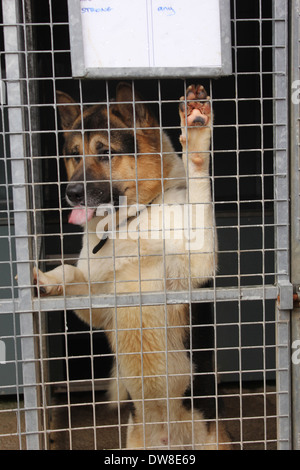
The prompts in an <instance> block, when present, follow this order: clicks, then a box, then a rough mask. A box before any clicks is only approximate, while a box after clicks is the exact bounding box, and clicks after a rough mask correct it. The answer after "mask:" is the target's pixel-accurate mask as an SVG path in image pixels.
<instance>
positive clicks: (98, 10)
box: [81, 7, 112, 13]
mask: <svg viewBox="0 0 300 470" xmlns="http://www.w3.org/2000/svg"><path fill="white" fill-rule="evenodd" d="M110 11H112V8H111V7H106V8H81V13H107V12H110Z"/></svg>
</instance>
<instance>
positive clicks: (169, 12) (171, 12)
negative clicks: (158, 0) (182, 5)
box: [157, 7, 176, 16]
mask: <svg viewBox="0 0 300 470" xmlns="http://www.w3.org/2000/svg"><path fill="white" fill-rule="evenodd" d="M157 11H159V12H160V13H164V14H166V16H173V15H176V11H175V10H174V8H173V7H158V8H157Z"/></svg>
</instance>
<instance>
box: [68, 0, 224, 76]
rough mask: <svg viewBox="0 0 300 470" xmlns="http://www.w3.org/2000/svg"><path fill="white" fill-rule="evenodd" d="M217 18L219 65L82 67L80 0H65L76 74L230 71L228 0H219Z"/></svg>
mask: <svg viewBox="0 0 300 470" xmlns="http://www.w3.org/2000/svg"><path fill="white" fill-rule="evenodd" d="M219 3H220V21H221V25H220V27H221V55H222V66H221V67H216V68H211V67H202V68H199V67H193V68H191V67H182V68H180V67H176V68H173V67H147V68H146V67H140V68H136V67H133V68H130V67H128V68H127V67H126V68H125V67H115V68H108V67H103V68H100V67H99V68H86V66H85V63H84V49H83V36H82V22H81V6H82V5H80V0H68V5H69V23H70V42H71V57H72V71H73V76H74V77H79V78H108V79H112V78H151V77H153V78H157V77H160V78H175V77H219V76H222V75H230V74H231V72H232V65H231V47H230V45H231V31H230V0H219Z"/></svg>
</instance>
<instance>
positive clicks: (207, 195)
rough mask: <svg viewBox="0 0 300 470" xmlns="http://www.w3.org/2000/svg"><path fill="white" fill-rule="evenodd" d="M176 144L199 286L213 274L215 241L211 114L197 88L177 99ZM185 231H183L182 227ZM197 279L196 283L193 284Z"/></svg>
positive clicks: (193, 269)
mask: <svg viewBox="0 0 300 470" xmlns="http://www.w3.org/2000/svg"><path fill="white" fill-rule="evenodd" d="M181 100H182V102H181V103H180V105H179V115H180V121H181V136H180V142H181V145H182V159H183V163H184V166H185V171H186V174H187V177H188V191H187V203H188V205H189V227H188V228H189V243H186V244H185V247H186V249H187V251H189V253H190V254H192V255H191V257H190V269H191V278H192V279H195V284H197V285H199V284H203V283H204V282H205V281H206V280H208V279H209V278H210V277H211V276H212V275H213V274H214V273H215V271H216V264H217V259H216V251H217V237H216V233H215V227H214V225H215V224H214V211H213V205H212V198H211V185H210V174H209V165H210V142H211V124H212V110H211V106H210V98H209V97H208V96H207V93H206V91H205V89H204V88H203V87H202V86H201V85H198V86H195V85H191V86H190V87H189V88H188V89H187V95H186V98H184V97H182V98H181ZM185 228H186V227H185ZM196 278H197V280H196Z"/></svg>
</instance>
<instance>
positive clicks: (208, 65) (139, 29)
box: [69, 0, 231, 75]
mask: <svg viewBox="0 0 300 470" xmlns="http://www.w3.org/2000/svg"><path fill="white" fill-rule="evenodd" d="M227 4H228V2H227V0H168V1H166V2H165V1H162V0H128V1H126V0H80V23H81V35H82V52H83V56H84V60H83V62H84V64H82V63H81V62H80V61H81V59H80V58H78V53H79V50H77V55H76V45H77V48H78V37H77V36H78V34H79V29H78V21H77V12H76V11H75V9H76V8H77V7H78V3H77V2H74V0H69V18H70V28H71V44H72V42H73V46H72V61H75V64H73V71H74V69H76V68H78V64H79V63H80V64H81V68H82V65H83V66H84V68H85V70H98V72H99V71H100V70H104V69H122V68H125V69H128V70H133V69H141V68H142V69H144V70H145V69H152V70H153V69H164V70H166V69H174V68H179V69H180V70H181V72H180V74H181V75H182V69H185V68H186V69H188V68H189V69H194V70H195V69H209V70H211V69H218V70H219V71H221V69H222V68H223V69H224V57H223V56H224V49H225V47H224V46H226V47H229V48H230V24H228V28H227V33H226V34H224V29H222V27H221V26H222V24H223V25H224V21H223V22H222V15H221V5H222V9H223V10H224V8H225V7H224V5H226V7H227V8H228V5H227ZM71 5H72V6H71ZM76 24H77V28H76ZM224 42H225V43H226V42H227V44H225V45H224ZM228 61H229V62H230V53H229V54H227V56H226V66H227V70H228V69H229V65H231V64H228V63H227V62H228ZM225 68H226V67H225ZM100 73H101V72H100Z"/></svg>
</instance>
